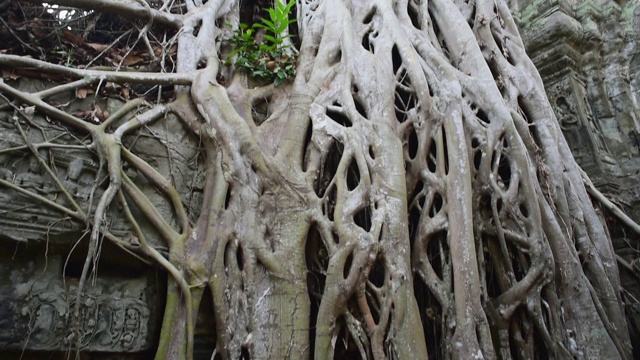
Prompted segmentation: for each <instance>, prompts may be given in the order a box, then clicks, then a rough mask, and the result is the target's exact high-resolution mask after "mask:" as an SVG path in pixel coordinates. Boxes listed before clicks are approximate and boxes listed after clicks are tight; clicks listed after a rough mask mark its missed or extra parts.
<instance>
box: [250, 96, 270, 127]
mask: <svg viewBox="0 0 640 360" xmlns="http://www.w3.org/2000/svg"><path fill="white" fill-rule="evenodd" d="M269 101H271V99H270V98H260V99H256V101H254V102H253V103H252V104H251V117H252V118H253V122H254V123H255V124H256V126H260V125H262V123H263V122H265V120H267V119H268V118H269V116H270V115H271V113H270V111H269Z"/></svg>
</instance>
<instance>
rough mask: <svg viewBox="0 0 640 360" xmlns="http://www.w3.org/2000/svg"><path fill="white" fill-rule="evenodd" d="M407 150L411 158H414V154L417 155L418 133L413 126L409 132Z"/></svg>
mask: <svg viewBox="0 0 640 360" xmlns="http://www.w3.org/2000/svg"><path fill="white" fill-rule="evenodd" d="M408 151H409V158H410V159H412V160H413V159H415V158H416V155H418V134H417V133H416V129H415V128H414V127H413V126H412V127H411V131H410V133H409V142H408Z"/></svg>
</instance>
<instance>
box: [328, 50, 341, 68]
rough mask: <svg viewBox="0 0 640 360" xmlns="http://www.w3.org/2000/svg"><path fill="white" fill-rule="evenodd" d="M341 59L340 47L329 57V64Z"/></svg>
mask: <svg viewBox="0 0 640 360" xmlns="http://www.w3.org/2000/svg"><path fill="white" fill-rule="evenodd" d="M340 60H342V49H338V50H337V51H336V52H335V54H333V56H331V58H330V59H329V66H332V65H335V64H337V63H339V62H340Z"/></svg>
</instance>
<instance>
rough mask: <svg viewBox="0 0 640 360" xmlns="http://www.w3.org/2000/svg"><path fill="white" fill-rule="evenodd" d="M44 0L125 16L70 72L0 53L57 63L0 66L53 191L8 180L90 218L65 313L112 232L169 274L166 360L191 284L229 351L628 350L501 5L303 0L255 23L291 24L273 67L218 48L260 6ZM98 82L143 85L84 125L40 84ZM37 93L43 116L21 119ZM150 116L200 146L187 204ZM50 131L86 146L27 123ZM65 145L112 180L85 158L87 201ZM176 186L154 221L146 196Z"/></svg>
mask: <svg viewBox="0 0 640 360" xmlns="http://www.w3.org/2000/svg"><path fill="white" fill-rule="evenodd" d="M279 1H280V0H279ZM26 3H32V4H36V5H37V6H35V7H33V8H32V10H33V9H38V8H39V9H42V7H43V6H48V7H49V9H52V12H53V13H54V14H55V13H59V12H60V10H59V9H58V10H55V8H52V7H51V6H52V5H44V4H43V3H42V2H40V1H37V0H28V1H24V2H23V3H22V4H23V5H25V6H26ZM47 4H55V5H58V6H61V7H65V9H67V7H71V8H76V9H78V11H76V12H73V13H70V12H68V13H66V14H67V17H66V18H61V17H58V20H59V21H60V22H61V24H64V25H66V23H64V21H86V18H92V17H93V16H98V15H100V16H102V17H100V18H99V19H98V20H97V24H102V23H101V22H100V21H103V22H105V21H108V22H110V23H109V24H117V23H118V21H121V20H118V19H120V18H126V19H130V21H132V22H133V23H134V24H138V25H140V27H139V28H136V29H135V31H136V32H137V37H136V36H133V37H132V38H131V40H130V41H131V42H130V44H129V45H130V48H129V52H128V53H126V54H124V56H120V58H119V59H120V62H119V64H112V65H111V68H109V69H104V66H105V65H109V61H108V60H109V58H108V57H107V56H102V55H104V54H108V52H109V51H112V50H113V49H116V48H119V49H122V48H124V46H123V45H122V44H123V42H122V39H115V38H109V41H111V43H110V45H108V46H98V45H99V44H95V43H89V42H84V40H82V39H81V40H77V41H78V42H77V43H74V44H75V46H76V48H74V49H75V50H74V51H75V52H74V53H73V54H72V55H73V56H79V55H78V54H79V53H81V52H80V50H79V49H80V48H84V49H85V50H87V49H88V50H91V49H93V50H98V51H100V52H101V56H102V57H101V58H100V57H98V58H97V59H98V63H99V64H100V65H102V66H101V67H99V68H92V67H91V66H86V67H83V68H74V66H73V64H71V63H69V62H70V61H69V60H70V59H71V60H73V59H74V58H73V56H67V57H66V58H63V57H57V58H56V56H53V55H46V56H45V58H44V60H35V59H33V58H30V57H21V56H19V55H23V54H31V55H38V52H39V51H40V50H38V49H37V48H34V47H32V46H30V45H29V44H27V43H24V42H22V41H20V42H22V43H21V44H19V45H16V46H15V47H14V48H13V49H14V50H15V52H14V54H7V53H5V54H0V65H1V66H2V67H3V69H12V71H14V73H16V74H23V75H22V76H24V74H26V73H27V72H26V71H25V69H37V71H38V72H39V73H49V74H56V76H58V78H57V79H58V80H60V78H62V79H64V81H63V83H62V84H61V85H57V86H54V87H51V88H49V89H47V90H44V91H40V92H27V91H24V90H21V89H19V88H18V87H15V86H12V85H11V83H10V82H9V81H7V82H1V83H0V92H1V93H2V95H3V96H4V97H5V98H6V99H8V100H7V104H10V105H5V109H6V106H11V107H12V108H13V109H14V111H15V114H16V117H15V121H14V124H15V129H14V131H16V132H20V133H21V134H23V139H24V144H23V145H21V146H18V147H15V148H12V149H8V150H7V149H5V150H3V151H9V150H10V151H16V152H17V151H19V152H24V153H29V154H31V155H32V156H34V158H35V159H37V161H38V164H39V165H40V166H41V167H42V168H43V169H44V171H45V172H46V174H48V176H49V177H50V179H51V181H52V184H54V185H53V186H55V187H56V188H57V189H58V190H57V191H59V192H61V194H62V196H59V197H57V198H55V199H51V198H49V197H46V196H43V195H41V194H39V193H38V192H37V191H36V190H33V189H29V188H27V187H25V186H21V184H19V183H16V182H15V181H12V180H11V179H1V180H0V186H2V187H3V188H5V190H6V189H8V190H9V191H12V192H16V193H19V194H21V195H22V196H25V197H28V198H30V199H32V200H33V201H36V202H39V203H42V204H43V205H45V206H48V207H50V208H53V209H55V210H57V211H59V212H60V215H61V217H68V218H72V219H74V220H75V221H76V222H79V223H82V224H86V226H87V228H89V229H90V236H89V237H88V239H87V241H88V244H89V245H88V251H87V254H86V261H85V263H84V266H83V268H82V273H81V278H80V282H79V285H78V288H77V292H76V302H75V304H76V307H75V312H74V314H73V315H74V316H73V317H74V319H75V321H76V323H75V324H76V327H79V325H78V318H79V317H80V311H79V305H78V304H80V300H81V298H82V295H83V291H84V289H85V288H86V286H88V284H87V282H88V278H89V272H90V270H91V268H92V262H94V261H95V260H96V258H97V256H98V255H99V248H100V246H99V245H100V241H101V239H103V238H104V239H107V240H108V241H110V242H113V243H114V244H116V245H117V246H119V247H121V248H122V249H125V250H126V251H129V252H132V253H135V254H137V255H138V256H140V257H142V258H144V259H146V260H147V261H150V262H152V263H154V264H156V265H157V266H160V267H162V268H163V269H164V270H165V271H166V272H167V273H168V274H169V284H168V293H167V301H166V309H165V312H164V319H163V324H162V332H161V335H160V339H159V342H160V343H159V347H158V352H157V355H156V358H157V359H190V358H191V357H192V351H193V336H194V326H195V325H194V324H195V320H196V314H197V309H198V308H199V306H200V305H201V300H202V299H203V293H204V292H210V293H211V298H212V299H213V308H214V321H215V328H216V329H215V332H216V350H215V354H216V355H215V356H216V358H220V359H231V358H233V359H235V358H239V357H241V356H243V357H245V358H247V356H249V357H250V358H264V359H280V358H282V359H284V358H291V359H305V358H310V357H313V358H315V359H326V358H330V357H333V356H338V355H339V354H337V351H345V352H352V353H355V354H359V355H360V356H361V357H362V358H375V359H381V358H394V359H409V358H420V359H423V358H427V357H428V355H430V356H432V357H436V358H439V357H443V358H463V359H470V358H483V357H484V358H522V359H532V358H547V357H551V358H572V357H577V358H583V357H586V358H591V357H598V358H626V359H629V358H631V351H632V349H631V345H630V339H629V334H628V332H627V324H626V319H625V315H624V308H623V303H622V300H621V296H620V293H619V289H620V284H619V279H618V272H617V265H616V257H615V254H614V252H613V249H612V245H611V243H610V240H609V235H608V232H607V229H606V226H605V225H604V223H603V220H602V218H601V216H599V214H598V212H597V211H596V209H595V208H594V205H593V204H592V202H591V199H590V197H589V195H588V193H587V191H586V189H585V184H587V186H590V181H589V180H588V179H587V178H586V176H585V175H584V173H582V172H581V170H580V169H579V167H578V166H577V165H576V163H575V161H574V160H573V157H572V156H571V153H570V150H569V148H568V147H567V145H566V142H565V141H564V139H563V137H562V133H561V131H560V129H559V126H558V124H557V121H556V119H555V116H554V114H553V112H552V109H551V106H550V105H549V103H548V101H547V99H546V96H545V93H544V88H543V85H542V82H541V80H540V77H539V75H538V74H537V72H536V70H535V68H534V66H533V64H532V63H531V61H530V60H529V58H528V57H527V55H526V54H525V51H524V46H523V44H522V42H521V40H520V37H519V34H518V31H517V29H516V27H515V23H514V20H513V18H512V17H511V15H510V12H509V10H508V8H507V6H506V4H505V3H504V2H503V1H487V0H477V1H471V2H470V1H451V0H432V1H418V0H398V1H384V0H376V1H368V2H362V1H341V0H326V1H316V0H312V1H300V2H298V3H297V5H296V8H295V13H296V14H297V17H296V18H297V21H296V22H295V23H293V24H291V25H290V26H289V29H288V30H286V31H283V33H280V34H266V35H270V36H274V37H276V36H277V37H279V38H281V39H283V42H284V43H287V44H288V43H291V46H292V47H290V48H288V54H286V55H284V54H283V55H281V56H283V57H284V56H288V57H297V64H296V68H295V71H296V74H295V77H294V78H292V79H287V80H284V81H282V84H279V86H275V85H274V84H270V83H267V82H266V81H264V80H261V79H257V78H255V77H254V76H252V75H254V74H252V73H251V71H250V69H249V70H248V69H247V68H246V67H244V68H241V67H237V68H236V67H234V66H233V65H232V64H231V63H228V64H226V63H225V60H226V59H227V56H228V55H229V54H230V53H231V54H232V58H233V57H234V56H235V58H237V53H235V54H234V53H232V51H233V47H232V46H231V42H230V41H229V40H230V39H232V38H233V36H234V30H235V31H236V32H235V34H238V31H239V30H238V29H241V27H240V23H251V22H253V17H260V16H263V15H264V14H262V15H261V14H259V13H256V14H252V12H253V11H252V5H243V4H241V3H240V2H238V1H233V0H209V1H199V0H195V1H194V0H185V1H184V2H181V1H164V2H159V1H149V2H147V1H116V0H91V1H78V0H53V1H48V2H47ZM60 9H61V8H60ZM80 10H82V11H80ZM65 11H69V10H68V9H67V10H65ZM247 14H249V15H247ZM53 19H54V20H55V19H56V18H55V17H54V18H53ZM78 19H80V20H78ZM95 24H96V23H94V26H97V25H95ZM121 24H122V22H121ZM124 24H126V23H124ZM228 25H229V26H228ZM122 26H126V25H122ZM59 31H60V33H61V34H62V33H63V32H64V31H65V30H64V28H62V29H61V30H59ZM288 31H291V34H295V35H296V36H295V37H292V38H289V37H287V34H288ZM67 32H70V33H72V32H71V31H68V30H67ZM65 34H66V33H65ZM13 35H14V36H15V37H16V38H18V39H19V34H16V33H13ZM72 35H73V34H72ZM266 35H264V36H266ZM66 36H69V38H72V39H77V38H74V37H73V36H71V35H69V34H67V35H66ZM76 36H77V34H76ZM256 41H258V42H259V41H260V40H256ZM87 46H88V47H89V48H91V49H89V48H87ZM294 46H295V47H294ZM88 50H87V51H88ZM20 51H22V53H20ZM131 51H134V53H135V54H138V55H139V57H142V56H145V57H146V58H147V59H150V60H149V61H148V62H147V63H146V64H145V66H146V67H145V69H144V70H142V69H137V70H136V69H134V68H132V66H133V65H138V64H137V63H136V62H135V61H131V60H130V59H132V57H131V54H132V53H131ZM127 59H129V62H130V63H129V64H127V61H128V60H127ZM288 59H290V58H287V60H288ZM173 60H175V62H174V64H175V66H174V67H173V68H172V67H171V65H170V61H173ZM232 60H233V59H232ZM259 60H264V61H266V60H273V59H259ZM275 60H278V59H275ZM62 61H65V62H67V63H64V64H63V63H62ZM111 62H112V63H113V59H112V58H111ZM90 65H93V64H90ZM127 65H131V66H130V67H127ZM276 66H278V65H277V64H276ZM250 67H251V66H249V68H250ZM20 71H22V73H21V72H20ZM107 84H115V85H114V86H121V87H122V88H121V89H128V88H127V86H129V84H131V86H133V85H135V84H139V85H140V86H147V88H148V87H149V86H157V87H156V88H153V89H155V90H154V91H155V92H153V93H150V94H148V95H147V96H146V98H145V97H144V96H140V97H134V96H131V99H129V100H128V101H127V102H126V103H125V104H124V105H123V106H122V107H121V108H120V109H118V110H117V111H115V112H114V113H112V114H105V113H103V112H102V110H101V109H99V108H97V109H94V111H93V112H92V115H95V118H96V119H97V121H96V122H92V121H90V120H89V121H88V120H86V119H83V118H81V117H80V116H78V114H73V113H69V112H65V111H64V110H61V107H60V106H57V105H56V104H54V103H52V102H48V101H47V99H48V98H50V97H52V96H55V95H58V94H61V93H64V92H69V91H76V92H77V91H78V90H81V89H87V88H91V87H90V86H93V87H92V88H91V89H93V90H92V91H99V90H100V88H101V87H105V86H106V85H107ZM158 87H159V88H158ZM167 88H169V89H170V91H169V92H167V91H165V92H162V91H160V90H159V89H165V90H166V89H167ZM103 89H104V88H103ZM121 91H124V90H121ZM122 94H123V93H122V92H121V93H120V95H121V96H122ZM127 94H128V90H127ZM156 94H157V98H156V99H153V95H156ZM163 94H164V95H163ZM127 96H128V95H127ZM9 100H10V102H9ZM33 111H35V113H37V114H45V115H46V116H48V117H49V119H50V122H49V123H46V122H45V123H36V122H35V121H34V120H33V116H32V115H33ZM97 111H100V112H99V113H98V115H96V112H97ZM153 122H167V123H170V124H172V126H176V124H177V123H180V124H182V126H184V127H185V128H186V129H188V131H189V132H190V134H191V138H190V139H191V140H190V141H191V142H192V143H193V144H195V145H196V146H197V145H198V144H200V145H199V146H201V151H202V153H203V154H202V155H201V158H202V159H203V160H202V162H201V163H202V164H204V165H203V166H204V168H203V169H202V171H201V172H202V173H203V174H204V185H203V192H202V202H201V206H200V207H199V208H198V209H192V208H191V207H189V206H187V205H186V204H187V203H188V201H187V199H190V195H191V194H185V193H180V192H179V191H178V189H177V188H176V186H175V184H174V180H173V176H172V174H171V170H168V171H166V169H165V170H162V169H156V168H154V167H153V166H152V165H153V164H152V162H150V161H148V160H147V161H145V160H143V158H142V157H141V156H139V155H137V154H136V152H135V149H136V147H135V146H133V143H134V142H135V139H136V136H137V134H138V132H139V131H142V130H141V129H144V127H145V126H147V125H148V124H151V123H153ZM54 127H55V128H56V129H59V131H61V132H66V133H71V134H73V135H74V136H75V138H76V139H77V144H75V145H60V144H58V143H57V141H56V139H57V138H56V137H54V138H48V137H47V136H46V135H43V138H42V139H41V141H40V142H36V141H33V140H31V138H29V137H28V136H27V135H26V134H25V128H28V129H43V128H46V129H47V131H48V130H50V129H52V128H54ZM43 133H44V132H43ZM70 147H73V148H74V149H84V150H83V151H87V152H91V153H92V154H93V156H94V157H95V159H96V160H97V161H98V162H99V168H100V169H101V170H102V174H106V175H107V176H108V181H105V182H100V181H99V179H100V177H101V175H100V174H101V173H100V172H99V173H98V175H97V176H96V181H95V188H94V189H93V190H92V193H91V196H90V199H92V198H93V195H94V193H95V194H99V196H97V197H98V199H96V200H97V201H96V203H95V204H93V201H92V200H90V201H88V205H87V206H85V207H83V206H81V204H80V202H79V201H78V199H77V197H76V196H75V194H73V193H72V192H71V191H69V190H68V189H67V187H66V186H65V183H64V181H63V179H61V175H60V173H59V170H58V169H57V168H56V166H55V158H54V156H53V155H52V154H53V149H56V148H62V149H64V148H70ZM4 166H8V165H6V164H5V165H4ZM163 171H164V172H163ZM195 172H197V171H194V174H195ZM132 174H139V175H141V176H137V177H136V178H135V179H134V178H133V176H132ZM193 176H195V175H193ZM143 184H146V185H145V186H148V187H152V188H154V189H156V191H157V192H158V193H159V194H161V195H162V196H155V197H151V196H150V195H149V194H148V193H147V192H145V191H143V189H142V188H143ZM83 204H84V203H83ZM115 206H119V207H120V208H121V209H122V211H121V216H123V217H124V218H126V220H127V221H128V223H129V225H130V236H123V235H118V234H115V233H113V232H112V231H110V228H109V226H108V224H107V222H106V221H105V214H106V213H107V212H108V211H109V207H111V208H113V207H115ZM167 206H169V207H170V208H171V209H172V215H170V216H168V217H167V216H165V215H163V214H164V213H162V212H161V211H160V208H162V207H167ZM143 222H144V223H150V224H152V226H153V227H154V228H155V231H156V233H155V236H158V237H159V238H160V239H162V241H163V245H164V246H166V248H167V249H168V250H167V251H166V252H164V253H163V252H162V251H159V249H158V244H155V243H154V242H152V241H150V240H148V238H149V237H150V236H151V234H150V233H148V232H147V231H143V230H142V225H141V224H142V223H143ZM76 335H77V336H76V339H75V340H76V341H77V343H78V344H80V340H81V337H80V335H79V332H77V333H76ZM336 349H339V350H336ZM340 349H341V350H340ZM352 355H353V354H352Z"/></svg>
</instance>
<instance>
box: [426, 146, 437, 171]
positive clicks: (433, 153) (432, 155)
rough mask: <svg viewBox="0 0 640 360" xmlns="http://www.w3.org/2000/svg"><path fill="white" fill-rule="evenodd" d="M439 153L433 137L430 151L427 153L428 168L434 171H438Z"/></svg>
mask: <svg viewBox="0 0 640 360" xmlns="http://www.w3.org/2000/svg"><path fill="white" fill-rule="evenodd" d="M437 155H438V151H437V147H436V142H435V141H434V140H433V139H431V145H430V146H429V153H428V154H427V168H428V169H429V171H431V172H432V173H435V172H436V164H437V161H436V158H437Z"/></svg>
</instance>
